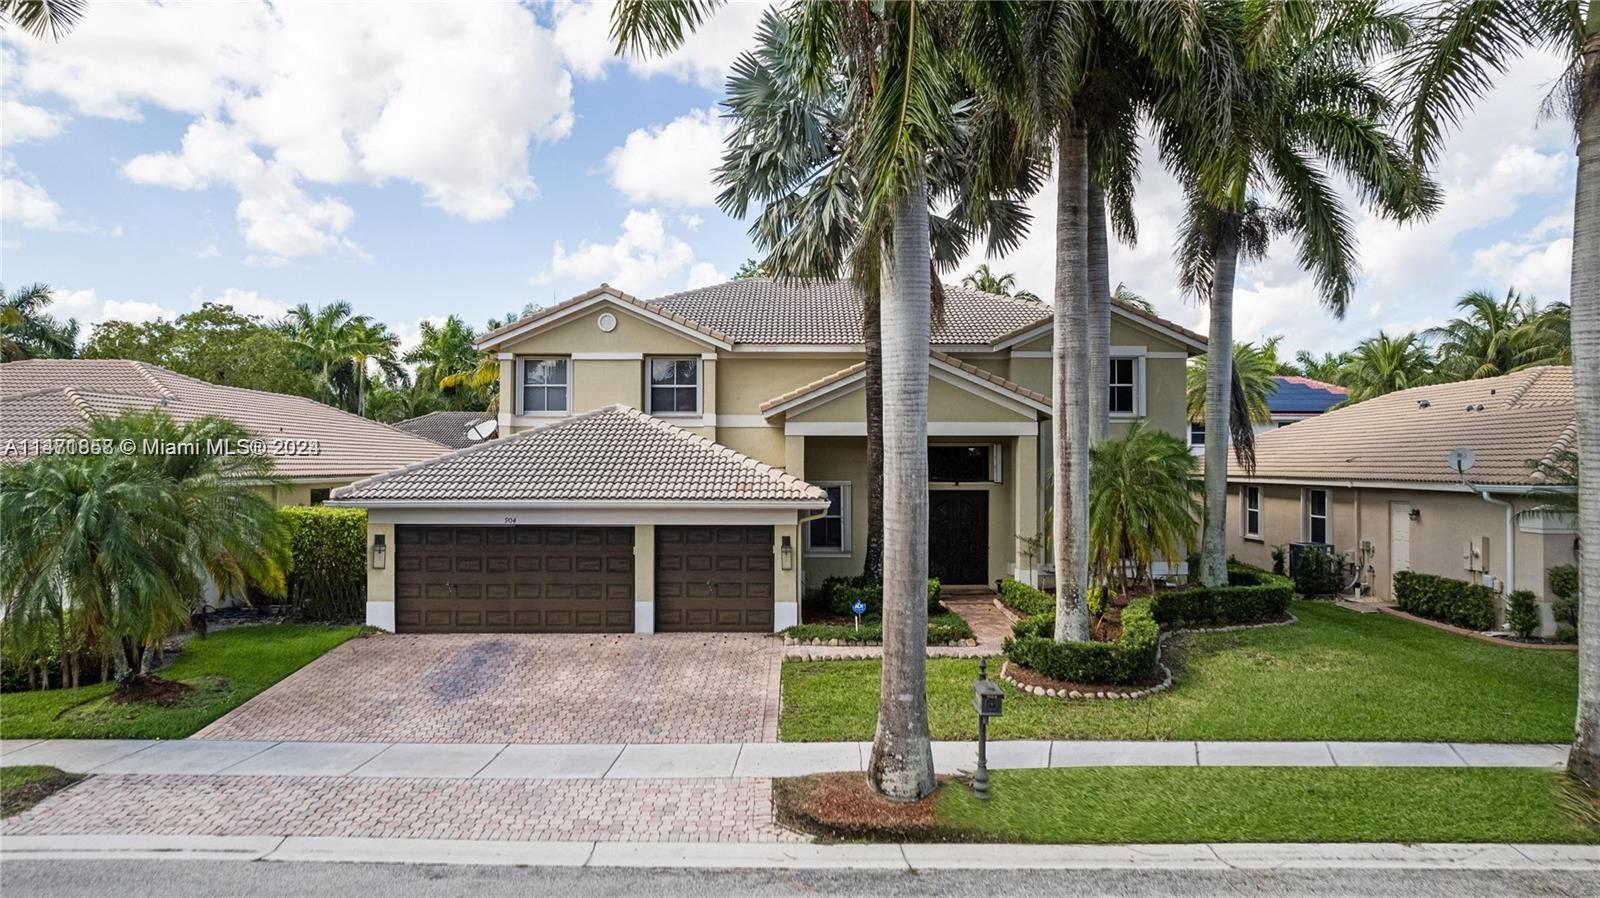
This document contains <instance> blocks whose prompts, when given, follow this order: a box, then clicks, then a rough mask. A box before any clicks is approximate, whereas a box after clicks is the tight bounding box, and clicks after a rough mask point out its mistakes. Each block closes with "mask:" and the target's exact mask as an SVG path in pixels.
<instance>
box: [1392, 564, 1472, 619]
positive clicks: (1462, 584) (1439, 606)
mask: <svg viewBox="0 0 1600 898" xmlns="http://www.w3.org/2000/svg"><path fill="white" fill-rule="evenodd" d="M1394 602H1395V604H1396V605H1397V606H1399V608H1400V610H1401V611H1404V612H1406V613H1407V614H1415V615H1417V616H1418V617H1426V618H1429V619H1431V620H1436V621H1443V622H1445V623H1447V624H1454V625H1456V626H1458V627H1466V628H1467V629H1469V630H1488V629H1491V628H1493V627H1494V591H1493V590H1491V589H1490V588H1489V587H1487V586H1482V585H1480V584H1477V583H1468V582H1467V581H1465V580H1454V579H1451V578H1450V577H1436V576H1434V575H1433V574H1419V573H1417V572H1416V571H1399V572H1398V573H1396V574H1395V575H1394Z"/></svg>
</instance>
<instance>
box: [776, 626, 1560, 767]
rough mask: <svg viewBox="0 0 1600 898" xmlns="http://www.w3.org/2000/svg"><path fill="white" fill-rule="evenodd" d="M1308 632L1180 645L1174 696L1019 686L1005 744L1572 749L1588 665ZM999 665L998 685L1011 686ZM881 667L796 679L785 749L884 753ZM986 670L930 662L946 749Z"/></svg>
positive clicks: (799, 668) (1448, 643) (1433, 636)
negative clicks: (1069, 693)
mask: <svg viewBox="0 0 1600 898" xmlns="http://www.w3.org/2000/svg"><path fill="white" fill-rule="evenodd" d="M1293 611H1294V613H1295V615H1296V616H1298V617H1299V618H1300V623H1299V624H1296V625H1294V626H1289V627H1267V628H1264V629H1258V630H1243V631H1237V632H1232V633H1210V634H1202V633H1191V634H1185V635H1183V636H1181V637H1178V638H1177V639H1174V640H1170V641H1169V642H1168V643H1167V649H1166V651H1165V652H1164V655H1163V657H1164V660H1165V661H1166V663H1167V664H1168V666H1170V667H1171V668H1172V670H1173V674H1174V677H1175V680H1176V681H1175V683H1174V686H1173V688H1172V690H1171V691H1169V692H1166V693H1163V694H1161V695H1157V696H1154V697H1152V698H1148V699H1143V700H1139V701H1094V702H1089V701H1076V702H1062V701H1059V700H1057V699H1052V698H1043V697H1037V696H1032V695H1027V694H1023V693H1021V692H1019V691H1018V690H1016V689H1012V688H1010V687H1009V686H1007V687H1006V693H1007V699H1006V707H1005V716H1003V717H1001V718H999V719H997V720H995V721H993V722H991V724H990V726H989V733H990V735H991V736H992V737H994V738H997V739H1208V740H1209V739H1225V740H1233V739H1237V740H1273V739H1277V740H1318V739H1334V740H1400V741H1460V742H1566V741H1568V740H1570V739H1571V738H1572V725H1573V719H1574V715H1575V708H1576V706H1577V665H1578V659H1577V656H1576V654H1574V653H1571V652H1549V651H1535V650H1531V649H1518V648H1510V647H1502V646H1495V645H1489V644H1487V643H1483V642H1479V641H1478V640H1475V639H1467V638H1465V637H1461V636H1455V635H1452V634H1449V633H1441V632H1439V631H1437V630H1434V629H1431V628H1429V627H1424V626H1422V625H1420V624H1414V623H1411V622H1409V621H1403V620H1398V619H1395V618H1392V617H1389V616H1387V615H1380V614H1357V613H1355V612H1351V611H1346V610H1344V609H1342V608H1338V607H1336V606H1334V605H1330V604H1323V603H1309V602H1301V603H1297V604H1296V605H1295V606H1294V608H1293ZM998 667H999V662H998V660H996V661H994V662H992V672H998ZM880 670H881V665H880V663H879V662H877V661H826V662H821V661H819V662H809V663H790V664H785V665H784V667H783V717H782V721H781V725H780V732H781V734H782V738H783V739H784V740H785V741H793V742H812V741H834V740H864V739H871V738H872V732H873V725H874V721H875V720H876V716H877V702H878V678H879V674H880ZM976 673H977V663H976V662H975V661H968V660H958V659H930V660H929V662H928V717H929V722H930V724H931V727H932V731H933V738H935V739H972V738H974V737H975V736H976V722H975V719H974V716H973V711H972V680H973V678H974V677H975V676H976Z"/></svg>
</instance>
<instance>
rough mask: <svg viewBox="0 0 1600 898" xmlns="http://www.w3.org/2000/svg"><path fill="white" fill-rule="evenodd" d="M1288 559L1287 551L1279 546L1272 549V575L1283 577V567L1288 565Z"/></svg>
mask: <svg viewBox="0 0 1600 898" xmlns="http://www.w3.org/2000/svg"><path fill="white" fill-rule="evenodd" d="M1288 557H1289V550H1288V549H1286V548H1284V547H1283V546H1281V545H1279V546H1273V547H1272V572H1273V573H1274V574H1277V575H1278V576H1280V577H1282V576H1283V575H1284V567H1285V566H1286V565H1287V564H1288V563H1289V562H1288Z"/></svg>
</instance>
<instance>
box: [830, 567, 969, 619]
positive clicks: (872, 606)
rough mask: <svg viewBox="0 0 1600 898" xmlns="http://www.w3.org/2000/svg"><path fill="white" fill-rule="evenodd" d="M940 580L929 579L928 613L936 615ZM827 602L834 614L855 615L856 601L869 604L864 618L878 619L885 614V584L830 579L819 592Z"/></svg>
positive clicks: (859, 578) (870, 581)
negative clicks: (853, 609) (853, 608)
mask: <svg viewBox="0 0 1600 898" xmlns="http://www.w3.org/2000/svg"><path fill="white" fill-rule="evenodd" d="M942 588H943V587H942V586H941V584H940V583H939V578H937V577H930V578H928V613H929V614H936V613H938V610H939V593H940V591H941V590H942ZM818 592H820V593H821V594H822V597H823V599H824V600H825V601H826V602H827V605H828V610H829V611H832V612H833V613H834V614H854V613H855V612H854V611H852V610H851V609H852V607H853V606H854V605H855V603H856V600H857V599H860V600H861V601H863V602H865V603H866V604H867V613H866V614H864V615H862V616H863V617H877V616H878V615H879V614H881V613H882V612H883V582H882V581H880V580H869V579H867V578H865V577H861V576H855V577H829V578H827V579H826V580H823V581H822V586H821V587H820V589H819V590H818Z"/></svg>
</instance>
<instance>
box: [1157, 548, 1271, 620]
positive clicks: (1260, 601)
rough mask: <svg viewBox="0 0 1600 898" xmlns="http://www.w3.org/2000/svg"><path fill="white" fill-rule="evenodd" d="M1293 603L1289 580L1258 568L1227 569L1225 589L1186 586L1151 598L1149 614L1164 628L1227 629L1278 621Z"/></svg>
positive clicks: (1221, 587) (1238, 565) (1237, 565)
mask: <svg viewBox="0 0 1600 898" xmlns="http://www.w3.org/2000/svg"><path fill="white" fill-rule="evenodd" d="M1293 599H1294V583H1293V582H1292V581H1290V580H1289V578H1288V577H1281V576H1278V575H1276V574H1269V573H1267V572H1266V571H1264V570H1261V569H1260V568H1255V567H1249V566H1247V565H1242V564H1235V565H1230V566H1229V567H1228V585H1227V586H1215V587H1212V586H1189V587H1185V588H1184V589H1176V590H1172V591H1170V592H1158V593H1156V594H1155V595H1153V596H1151V597H1150V612H1151V614H1153V615H1154V616H1155V619H1156V622H1157V623H1159V624H1161V625H1162V626H1164V627H1169V628H1172V627H1194V626H1228V625H1231V624H1248V623H1255V622H1257V621H1264V620H1269V619H1271V618H1275V617H1279V616H1281V615H1282V614H1283V613H1284V612H1286V611H1288V610H1289V602H1290V601H1291V600H1293Z"/></svg>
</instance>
